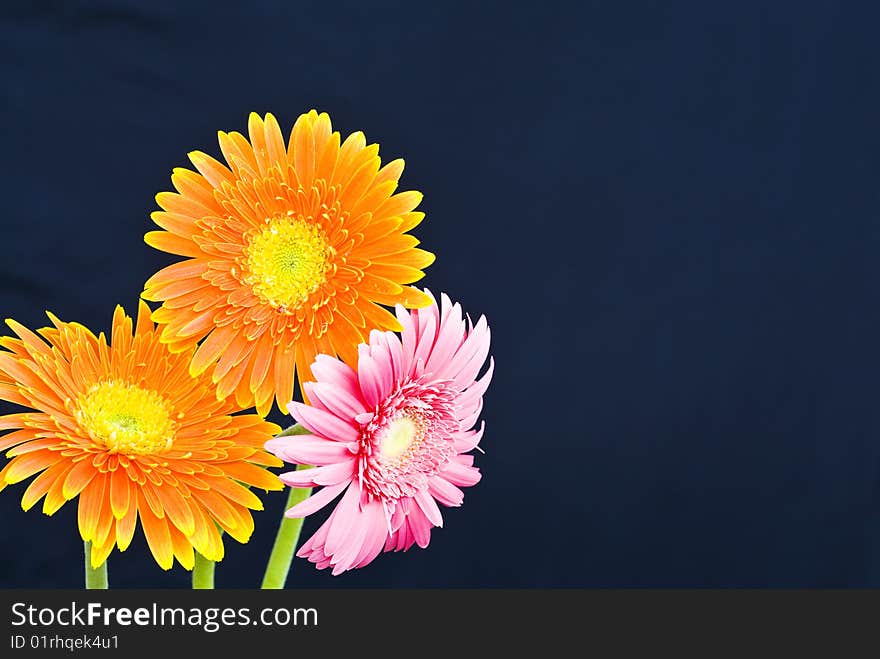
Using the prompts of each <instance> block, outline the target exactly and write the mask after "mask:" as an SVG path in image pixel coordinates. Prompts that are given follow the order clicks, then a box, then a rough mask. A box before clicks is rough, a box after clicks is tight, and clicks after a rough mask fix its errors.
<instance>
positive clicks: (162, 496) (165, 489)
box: [156, 483, 195, 536]
mask: <svg viewBox="0 0 880 659" xmlns="http://www.w3.org/2000/svg"><path fill="white" fill-rule="evenodd" d="M156 494H157V495H158V496H159V501H160V502H161V503H162V509H163V510H164V511H165V517H166V518H168V519H169V520H170V521H171V523H172V524H174V526H176V527H177V528H178V529H180V530H181V532H182V533H183V534H184V535H187V536H189V535H192V534H193V532H194V531H195V521H194V520H193V515H192V512H191V511H190V509H189V506H188V505H187V503H186V501H184V499H183V496H182V495H181V494H180V492H179V491H178V490H177V489H175V488H174V487H172V486H171V485H169V484H167V483H164V484H163V485H161V486H159V487H157V488H156Z"/></svg>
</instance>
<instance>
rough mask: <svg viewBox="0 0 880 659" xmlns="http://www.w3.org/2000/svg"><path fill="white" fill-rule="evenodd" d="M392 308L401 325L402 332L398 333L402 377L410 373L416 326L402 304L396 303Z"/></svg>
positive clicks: (414, 348)
mask: <svg viewBox="0 0 880 659" xmlns="http://www.w3.org/2000/svg"><path fill="white" fill-rule="evenodd" d="M394 310H395V312H396V315H397V320H398V321H399V322H400V325H401V326H402V327H403V332H401V334H400V349H401V354H402V355H403V360H402V362H401V373H402V376H403V377H406V376H408V375H411V369H412V365H413V354H414V353H415V351H416V327H415V324H414V323H413V319H412V316H411V315H410V313H409V311H407V310H406V309H405V308H404V307H403V305H400V304H398V305H396V306H395V307H394Z"/></svg>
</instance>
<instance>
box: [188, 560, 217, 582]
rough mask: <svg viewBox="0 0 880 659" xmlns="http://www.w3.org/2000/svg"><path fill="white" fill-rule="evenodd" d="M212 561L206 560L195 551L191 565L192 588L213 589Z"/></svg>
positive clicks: (213, 563)
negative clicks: (192, 564) (193, 561)
mask: <svg viewBox="0 0 880 659" xmlns="http://www.w3.org/2000/svg"><path fill="white" fill-rule="evenodd" d="M215 565H217V564H216V563H215V562H214V561H211V560H208V559H207V558H205V557H204V556H202V555H201V554H200V553H199V552H196V563H195V565H194V566H193V575H192V589H193V590H213V589H214V566H215Z"/></svg>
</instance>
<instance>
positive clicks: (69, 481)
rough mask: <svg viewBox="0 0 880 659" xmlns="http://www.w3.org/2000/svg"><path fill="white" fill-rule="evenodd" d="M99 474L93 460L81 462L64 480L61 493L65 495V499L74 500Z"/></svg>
mask: <svg viewBox="0 0 880 659" xmlns="http://www.w3.org/2000/svg"><path fill="white" fill-rule="evenodd" d="M97 473H98V470H97V469H95V466H94V465H93V464H92V462H91V460H80V461H79V462H77V463H76V464H75V465H74V466H73V468H72V469H71V470H70V471H69V472H68V473H67V477H66V478H65V479H64V485H63V486H62V488H61V493H62V494H63V495H64V498H65V499H72V498H73V497H75V496H76V495H77V494H79V493H80V492H82V491H83V489H84V488H85V487H86V485H88V484H89V483H90V482H91V481H92V479H93V478H94V477H95V476H96V475H97Z"/></svg>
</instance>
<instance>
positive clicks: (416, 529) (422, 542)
mask: <svg viewBox="0 0 880 659" xmlns="http://www.w3.org/2000/svg"><path fill="white" fill-rule="evenodd" d="M407 519H408V520H409V528H410V531H411V532H412V534H413V538H414V539H415V541H416V544H417V545H418V546H419V547H421V548H422V549H424V548H425V547H427V546H428V544H429V543H430V542H431V529H432V528H433V526H432V525H431V522H430V521H429V520H428V518H427V517H425V514H424V513H423V512H422V511H421V509H419V508H414V509H413V511H412V512H411V513H410V514H409V517H408V518H407Z"/></svg>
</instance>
